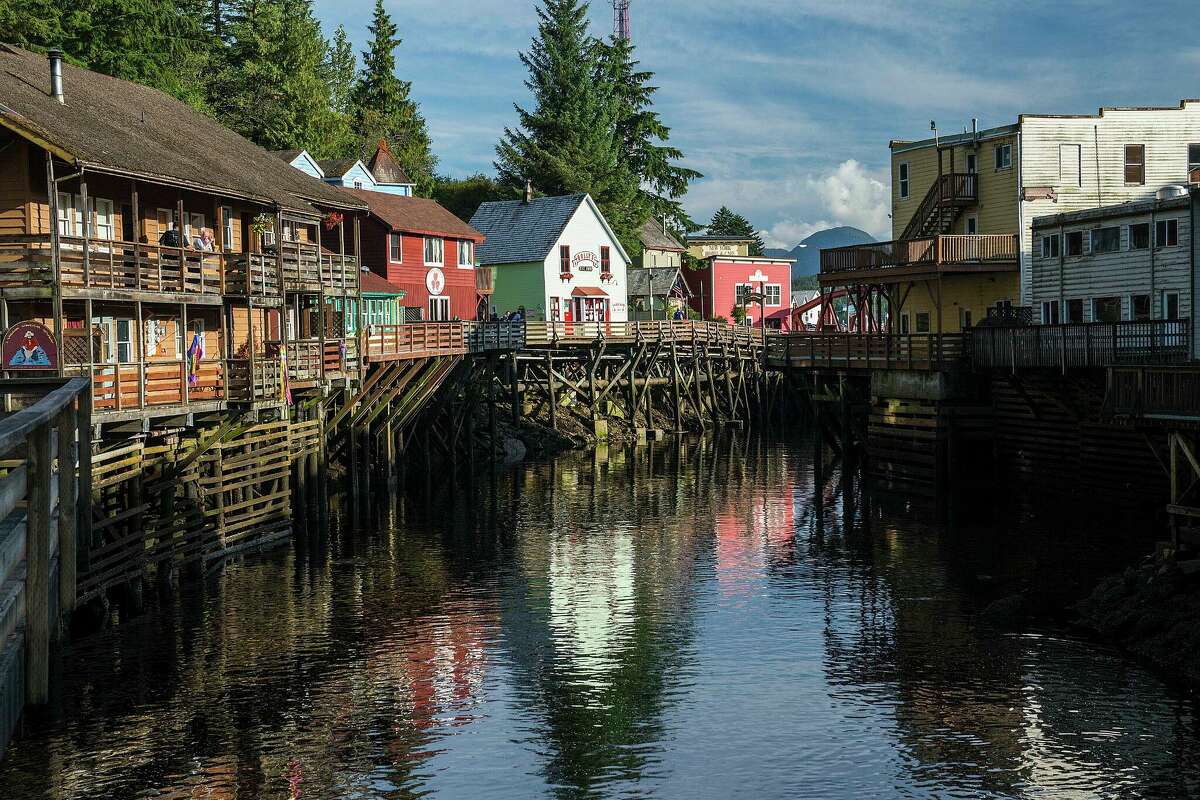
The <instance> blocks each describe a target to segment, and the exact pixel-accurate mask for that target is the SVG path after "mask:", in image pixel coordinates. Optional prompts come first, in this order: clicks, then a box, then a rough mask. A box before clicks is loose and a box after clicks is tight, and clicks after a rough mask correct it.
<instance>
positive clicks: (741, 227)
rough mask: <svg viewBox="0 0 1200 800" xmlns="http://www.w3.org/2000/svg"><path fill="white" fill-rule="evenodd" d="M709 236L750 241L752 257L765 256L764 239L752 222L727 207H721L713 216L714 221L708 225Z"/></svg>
mask: <svg viewBox="0 0 1200 800" xmlns="http://www.w3.org/2000/svg"><path fill="white" fill-rule="evenodd" d="M708 235H709V236H736V237H739V238H742V239H750V240H751V244H750V255H752V256H761V255H762V254H763V241H762V237H761V236H759V235H758V231H756V230H754V226H753V225H751V224H750V220H748V219H746V218H745V217H743V216H742V215H741V214H737V213H735V212H733V211H731V210H730V209H729V208H728V207H726V206H721V207H720V208H718V209H717V211H716V213H715V214H713V217H712V221H711V222H709V223H708Z"/></svg>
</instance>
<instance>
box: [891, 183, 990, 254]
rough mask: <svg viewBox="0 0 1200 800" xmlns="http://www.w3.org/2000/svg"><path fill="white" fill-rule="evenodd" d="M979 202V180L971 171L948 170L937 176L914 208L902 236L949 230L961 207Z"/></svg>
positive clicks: (927, 235)
mask: <svg viewBox="0 0 1200 800" xmlns="http://www.w3.org/2000/svg"><path fill="white" fill-rule="evenodd" d="M978 202H979V181H978V180H977V176H976V174H975V173H973V172H950V173H946V174H944V175H941V176H939V177H938V179H937V180H935V181H934V182H933V186H931V187H930V189H929V192H928V193H927V194H926V195H925V199H923V200H922V201H921V205H920V206H919V207H918V208H917V211H916V213H915V214H913V216H912V219H911V220H909V222H908V227H906V228H905V229H904V233H903V234H901V236H900V238H901V239H906V240H911V239H925V238H928V237H930V236H936V235H939V234H946V233H950V231H951V230H952V229H953V228H954V223H955V222H957V221H958V218H959V216H961V215H962V212H963V209H964V208H967V207H968V206H973V205H975V204H976V203H978Z"/></svg>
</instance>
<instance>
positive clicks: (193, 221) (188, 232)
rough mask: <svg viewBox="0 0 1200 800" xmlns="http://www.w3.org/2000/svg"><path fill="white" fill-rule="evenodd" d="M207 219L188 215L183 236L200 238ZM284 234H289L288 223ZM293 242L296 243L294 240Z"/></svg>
mask: <svg viewBox="0 0 1200 800" xmlns="http://www.w3.org/2000/svg"><path fill="white" fill-rule="evenodd" d="M204 227H205V219H204V215H203V214H188V215H187V227H186V228H185V229H184V231H183V235H184V236H186V237H188V239H191V238H193V237H194V236H198V235H199V234H200V231H202V230H204ZM292 230H293V234H292V235H293V237H294V236H295V223H292ZM284 232H285V234H286V232H287V223H284ZM291 241H293V242H294V241H296V240H295V239H294V238H293V239H291Z"/></svg>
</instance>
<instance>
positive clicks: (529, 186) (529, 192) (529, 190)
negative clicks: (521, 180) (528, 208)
mask: <svg viewBox="0 0 1200 800" xmlns="http://www.w3.org/2000/svg"><path fill="white" fill-rule="evenodd" d="M532 202H533V181H531V180H529V179H528V178H526V179H525V205H529V204H530V203H532Z"/></svg>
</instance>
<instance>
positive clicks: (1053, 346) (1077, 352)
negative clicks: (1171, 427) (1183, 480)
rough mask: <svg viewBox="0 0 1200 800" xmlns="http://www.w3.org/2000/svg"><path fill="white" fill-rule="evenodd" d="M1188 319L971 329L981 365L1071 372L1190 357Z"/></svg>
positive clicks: (1174, 361) (975, 360) (975, 359)
mask: <svg viewBox="0 0 1200 800" xmlns="http://www.w3.org/2000/svg"><path fill="white" fill-rule="evenodd" d="M1189 330H1190V326H1189V322H1188V320H1147V321H1132V322H1078V323H1066V324H1061V325H1029V326H1012V327H1001V326H998V327H989V326H981V327H978V328H975V329H974V330H973V331H972V332H971V344H970V353H971V361H972V363H973V364H974V365H975V366H976V367H992V368H997V367H998V368H1009V369H1016V368H1018V367H1044V368H1050V369H1059V370H1062V371H1064V372H1065V371H1066V370H1068V369H1088V368H1101V367H1110V366H1113V365H1117V364H1178V363H1183V362H1185V361H1187V360H1188V358H1189V344H1190V343H1189V339H1190V337H1189V335H1188V333H1189Z"/></svg>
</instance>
